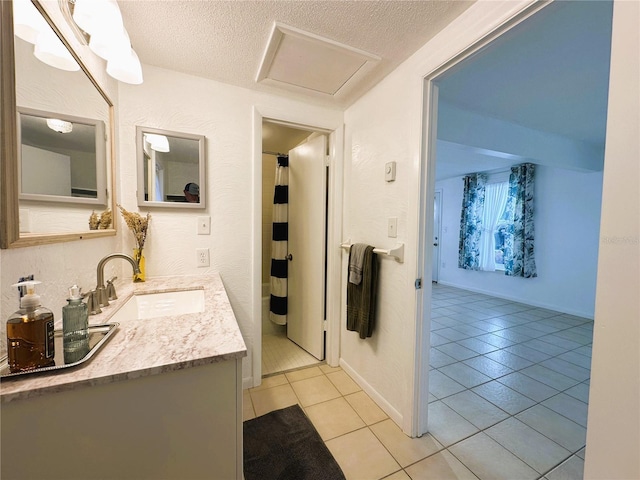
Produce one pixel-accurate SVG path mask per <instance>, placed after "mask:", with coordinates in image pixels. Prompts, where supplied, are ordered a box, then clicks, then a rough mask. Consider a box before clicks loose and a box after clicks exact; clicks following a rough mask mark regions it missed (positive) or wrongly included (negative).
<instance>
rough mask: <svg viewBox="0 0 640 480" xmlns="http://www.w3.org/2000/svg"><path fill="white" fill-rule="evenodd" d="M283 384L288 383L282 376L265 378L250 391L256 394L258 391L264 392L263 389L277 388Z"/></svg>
mask: <svg viewBox="0 0 640 480" xmlns="http://www.w3.org/2000/svg"><path fill="white" fill-rule="evenodd" d="M285 383H289V382H288V381H287V377H285V376H284V374H280V375H274V376H273V377H267V378H263V379H262V383H261V384H260V385H259V386H257V387H253V388H251V389H250V391H252V392H256V391H258V390H264V389H265V388H272V387H277V386H278V385H284V384H285Z"/></svg>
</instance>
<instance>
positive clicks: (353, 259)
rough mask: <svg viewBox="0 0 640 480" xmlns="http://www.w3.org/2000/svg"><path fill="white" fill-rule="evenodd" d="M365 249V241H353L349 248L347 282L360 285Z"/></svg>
mask: <svg viewBox="0 0 640 480" xmlns="http://www.w3.org/2000/svg"><path fill="white" fill-rule="evenodd" d="M366 249H367V244H366V243H354V244H353V245H351V248H350V249H349V282H351V283H353V284H355V285H360V282H361V281H362V265H363V263H364V252H365V250H366Z"/></svg>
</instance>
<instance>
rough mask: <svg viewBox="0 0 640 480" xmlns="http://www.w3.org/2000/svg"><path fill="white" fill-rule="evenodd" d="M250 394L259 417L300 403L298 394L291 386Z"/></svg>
mask: <svg viewBox="0 0 640 480" xmlns="http://www.w3.org/2000/svg"><path fill="white" fill-rule="evenodd" d="M250 394H251V401H252V402H253V408H254V410H255V412H256V416H258V417H259V416H260V415H264V414H265V413H269V412H272V411H273V410H279V409H281V408H285V407H289V406H291V405H295V404H296V403H298V397H296V394H295V393H294V392H293V389H292V388H291V385H289V384H286V385H279V386H277V387H273V388H267V389H264V390H258V391H250Z"/></svg>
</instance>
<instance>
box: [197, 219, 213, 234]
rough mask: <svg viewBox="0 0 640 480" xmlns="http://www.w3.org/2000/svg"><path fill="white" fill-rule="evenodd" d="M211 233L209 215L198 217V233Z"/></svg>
mask: <svg viewBox="0 0 640 480" xmlns="http://www.w3.org/2000/svg"><path fill="white" fill-rule="evenodd" d="M210 233H211V217H198V235H209V234H210Z"/></svg>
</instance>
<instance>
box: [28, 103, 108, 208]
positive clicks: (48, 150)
mask: <svg viewBox="0 0 640 480" xmlns="http://www.w3.org/2000/svg"><path fill="white" fill-rule="evenodd" d="M18 113H19V116H20V121H19V123H18V125H19V131H18V132H19V133H18V137H19V139H20V149H19V154H20V161H19V169H18V173H19V176H20V178H19V182H18V185H19V189H20V199H21V200H41V201H53V202H67V203H85V204H94V205H102V206H104V205H105V204H106V189H105V174H104V171H105V142H104V122H102V121H100V120H92V119H88V118H78V117H72V116H70V115H62V114H59V113H48V112H41V111H38V110H31V109H25V108H19V109H18Z"/></svg>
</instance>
